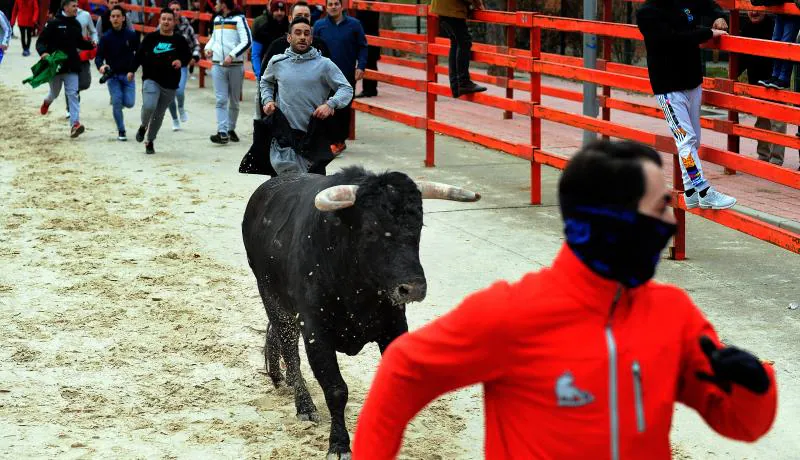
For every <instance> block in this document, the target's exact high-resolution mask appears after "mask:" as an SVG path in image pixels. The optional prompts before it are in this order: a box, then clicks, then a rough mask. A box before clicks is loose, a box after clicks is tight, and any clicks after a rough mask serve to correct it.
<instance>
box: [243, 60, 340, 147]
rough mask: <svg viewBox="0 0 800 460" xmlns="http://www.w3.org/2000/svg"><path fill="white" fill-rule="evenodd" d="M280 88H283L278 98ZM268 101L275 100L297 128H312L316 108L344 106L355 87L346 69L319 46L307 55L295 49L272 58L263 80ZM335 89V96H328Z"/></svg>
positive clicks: (263, 99)
mask: <svg viewBox="0 0 800 460" xmlns="http://www.w3.org/2000/svg"><path fill="white" fill-rule="evenodd" d="M276 87H280V91H279V92H278V95H277V99H278V100H277V101H275V90H276ZM259 89H260V92H261V100H262V101H263V103H264V104H266V103H267V102H271V101H273V102H275V103H276V104H277V106H278V108H279V109H280V110H281V112H283V114H284V115H285V116H286V119H287V120H288V121H289V125H290V126H291V127H292V128H294V129H299V130H301V131H308V121H309V119H310V118H311V115H312V114H313V113H314V110H316V109H317V107H319V106H320V105H322V104H323V103H325V102H327V104H328V105H329V106H330V107H331V108H333V109H334V110H338V109H341V108H343V107H345V106H347V104H349V103H350V101H351V100H352V99H353V87H352V86H350V83H348V82H347V79H346V78H344V75H343V74H342V71H341V70H339V68H338V67H336V64H334V63H333V61H331V60H330V59H328V58H326V57H323V56H322V55H321V54H320V52H319V51H317V50H316V49H315V48H309V50H308V51H306V52H305V53H303V54H298V53H295V52H294V51H292V50H291V48H289V49H287V50H286V51H285V52H284V53H283V54H278V55H276V56H274V57H273V58H272V59H270V61H269V64H268V65H267V70H266V71H265V72H264V74H263V75H262V76H261V81H260V83H259ZM331 91H335V93H334V94H333V96H330V97H328V95H329V94H330V92H331Z"/></svg>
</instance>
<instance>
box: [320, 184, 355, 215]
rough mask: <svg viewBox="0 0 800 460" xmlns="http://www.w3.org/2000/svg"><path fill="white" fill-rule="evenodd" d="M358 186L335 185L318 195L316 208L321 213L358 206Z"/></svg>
mask: <svg viewBox="0 0 800 460" xmlns="http://www.w3.org/2000/svg"><path fill="white" fill-rule="evenodd" d="M356 190H358V185H334V186H333V187H328V188H326V189H325V190H323V191H321V192H319V193H317V196H316V198H314V206H316V207H317V209H319V210H320V211H336V210H337V209H344V208H349V207H350V206H353V205H354V204H356Z"/></svg>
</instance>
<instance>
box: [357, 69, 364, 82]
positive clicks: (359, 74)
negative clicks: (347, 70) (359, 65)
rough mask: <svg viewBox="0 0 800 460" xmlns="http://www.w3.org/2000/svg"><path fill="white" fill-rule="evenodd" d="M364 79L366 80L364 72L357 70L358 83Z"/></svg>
mask: <svg viewBox="0 0 800 460" xmlns="http://www.w3.org/2000/svg"><path fill="white" fill-rule="evenodd" d="M362 78H364V71H363V70H361V69H356V81H359V80H361V79H362Z"/></svg>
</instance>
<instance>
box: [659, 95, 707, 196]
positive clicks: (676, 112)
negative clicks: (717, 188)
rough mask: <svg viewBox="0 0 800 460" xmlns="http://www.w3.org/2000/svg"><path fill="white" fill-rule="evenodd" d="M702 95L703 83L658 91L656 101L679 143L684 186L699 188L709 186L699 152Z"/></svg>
mask: <svg viewBox="0 0 800 460" xmlns="http://www.w3.org/2000/svg"><path fill="white" fill-rule="evenodd" d="M702 97H703V90H702V88H701V87H700V86H698V87H697V88H694V89H690V90H688V91H676V92H673V93H667V94H657V95H656V102H658V105H659V107H661V110H663V111H664V119H666V120H667V125H669V129H670V130H671V131H672V137H674V138H675V145H676V146H677V147H678V159H679V160H680V162H679V163H680V165H681V173H683V174H682V175H683V189H684V190H689V189H696V190H697V191H698V192H702V191H703V190H705V189H707V188H708V187H709V184H708V181H707V180H706V177H705V175H704V174H703V165H702V163H700V156H699V155H698V150H699V149H700V132H701V131H700V105H701V104H702V101H701V99H702Z"/></svg>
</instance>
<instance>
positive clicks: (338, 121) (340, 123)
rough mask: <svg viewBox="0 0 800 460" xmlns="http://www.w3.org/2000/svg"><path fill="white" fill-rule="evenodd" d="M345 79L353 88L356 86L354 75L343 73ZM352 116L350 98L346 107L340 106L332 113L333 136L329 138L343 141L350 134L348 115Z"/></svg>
mask: <svg viewBox="0 0 800 460" xmlns="http://www.w3.org/2000/svg"><path fill="white" fill-rule="evenodd" d="M345 78H347V81H348V82H350V86H352V87H353V88H355V87H356V76H355V75H345ZM351 116H353V101H352V100H351V101H350V102H349V103H348V104H347V107H344V108H341V109H338V110H336V111H335V112H334V113H333V127H334V128H333V132H334V134H333V136H331V139H332V140H333V142H335V143H337V144H338V143H340V142H344V141H345V140H347V136H348V135H349V134H350V117H351Z"/></svg>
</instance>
